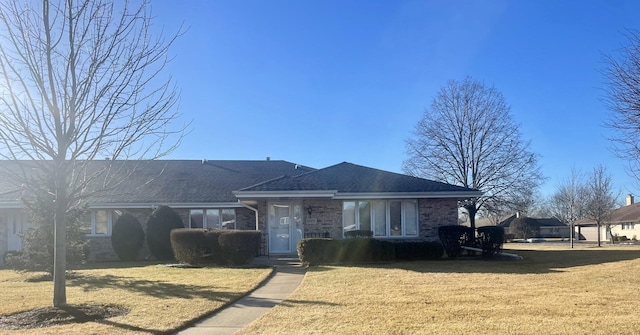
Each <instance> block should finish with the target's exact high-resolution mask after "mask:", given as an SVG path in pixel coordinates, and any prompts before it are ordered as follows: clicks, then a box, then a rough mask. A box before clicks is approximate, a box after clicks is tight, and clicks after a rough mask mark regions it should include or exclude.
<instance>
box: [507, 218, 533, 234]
mask: <svg viewBox="0 0 640 335" xmlns="http://www.w3.org/2000/svg"><path fill="white" fill-rule="evenodd" d="M509 233H511V234H513V235H514V236H515V237H516V238H524V239H526V238H530V237H535V236H537V235H538V233H539V232H538V229H537V228H536V227H533V226H531V225H530V224H529V221H528V220H527V218H526V217H524V216H522V217H518V218H515V219H513V221H511V224H509Z"/></svg>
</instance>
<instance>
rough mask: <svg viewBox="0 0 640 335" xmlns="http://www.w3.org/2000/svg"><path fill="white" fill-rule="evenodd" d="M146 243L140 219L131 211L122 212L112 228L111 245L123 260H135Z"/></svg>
mask: <svg viewBox="0 0 640 335" xmlns="http://www.w3.org/2000/svg"><path fill="white" fill-rule="evenodd" d="M143 243H144V230H143V229H142V225H141V224H140V221H138V219H136V218H135V216H133V215H131V214H130V213H124V214H122V215H121V216H120V217H119V218H118V220H117V221H116V223H115V224H114V225H113V229H112V230H111V246H112V247H113V251H114V252H115V253H116V255H118V258H119V259H120V260H121V261H134V260H136V259H137V258H138V253H139V252H140V249H141V248H142V244H143Z"/></svg>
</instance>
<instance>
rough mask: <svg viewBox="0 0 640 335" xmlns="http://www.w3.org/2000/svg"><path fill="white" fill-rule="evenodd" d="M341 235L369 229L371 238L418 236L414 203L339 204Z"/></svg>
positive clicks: (363, 202)
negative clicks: (371, 232) (340, 205)
mask: <svg viewBox="0 0 640 335" xmlns="http://www.w3.org/2000/svg"><path fill="white" fill-rule="evenodd" d="M342 227H343V232H346V231H350V230H356V229H360V230H371V231H373V236H375V237H415V236H418V202H417V201H416V200H374V201H365V200H362V201H345V202H343V205H342Z"/></svg>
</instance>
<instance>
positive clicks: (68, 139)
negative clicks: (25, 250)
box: [0, 0, 184, 307]
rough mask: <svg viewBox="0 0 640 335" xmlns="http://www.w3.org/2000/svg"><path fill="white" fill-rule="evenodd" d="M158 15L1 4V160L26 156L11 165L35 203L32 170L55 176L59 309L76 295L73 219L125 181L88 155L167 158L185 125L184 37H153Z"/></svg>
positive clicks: (81, 4)
mask: <svg viewBox="0 0 640 335" xmlns="http://www.w3.org/2000/svg"><path fill="white" fill-rule="evenodd" d="M151 21H152V16H151V13H150V11H149V8H148V3H147V1H145V0H143V1H141V2H140V3H138V4H131V3H130V2H128V1H127V2H124V3H119V2H118V3H116V2H115V1H109V0H42V1H40V2H38V1H35V2H34V1H2V2H0V111H1V112H0V158H2V159H7V160H13V161H17V160H22V163H21V164H16V165H15V166H13V167H12V168H7V169H5V170H4V171H2V172H3V174H4V176H3V177H4V178H6V180H8V181H10V182H12V183H13V184H14V186H15V188H16V189H17V190H18V191H22V192H24V193H25V201H30V200H31V199H34V194H35V195H37V193H34V192H38V191H39V190H40V189H39V188H38V187H32V185H31V184H30V182H31V177H33V176H36V177H38V178H43V179H46V180H48V181H51V182H52V183H51V185H52V188H51V189H47V190H46V191H48V192H49V193H50V194H51V198H50V199H49V200H50V201H51V206H50V207H49V208H51V212H50V213H51V215H52V216H51V217H52V218H53V220H52V221H50V223H51V222H53V226H54V227H53V231H54V246H55V247H54V255H55V256H54V270H53V281H54V289H53V305H54V306H56V307H58V306H63V305H66V303H67V297H66V278H65V271H66V267H67V264H66V257H65V255H66V254H67V252H66V246H67V242H66V238H67V227H68V226H69V222H68V221H67V218H68V217H69V216H70V213H71V212H73V211H74V210H75V209H76V208H82V207H83V206H84V204H85V203H86V200H87V198H88V197H90V196H93V195H95V192H98V191H108V190H109V189H113V185H114V183H119V182H123V180H124V179H119V180H113V179H110V178H106V176H108V175H109V174H110V172H113V169H114V166H112V165H110V164H105V165H104V166H103V168H100V169H94V170H91V169H89V168H88V167H87V165H88V163H90V162H92V161H93V160H95V159H96V158H99V159H103V158H104V157H109V158H110V159H111V160H112V161H113V160H117V159H136V160H137V159H154V158H158V157H162V156H163V155H165V154H167V153H169V152H171V150H172V149H173V148H175V146H176V145H177V144H178V143H179V142H180V139H181V138H182V135H183V133H184V132H183V130H184V127H178V128H177V129H172V127H171V124H172V122H173V121H174V120H176V119H177V118H178V117H179V114H178V113H177V111H176V110H175V108H174V107H175V103H176V101H177V94H176V90H175V88H174V87H173V85H172V84H171V81H170V79H163V78H162V77H161V74H162V73H163V69H164V68H165V65H166V64H167V61H168V57H167V56H168V55H167V53H168V48H169V47H170V46H171V44H172V43H173V41H174V39H175V38H176V37H177V35H174V36H172V37H171V38H169V39H168V41H164V40H163V39H162V38H152V36H151V33H150V29H151V28H150V27H151ZM174 135H175V136H174ZM114 174H115V173H114ZM114 174H111V175H114ZM120 175H121V176H122V174H120ZM97 180H100V185H101V187H99V188H93V189H92V188H91V187H88V185H91V184H92V183H94V182H97Z"/></svg>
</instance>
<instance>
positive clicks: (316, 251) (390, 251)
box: [297, 238, 444, 265]
mask: <svg viewBox="0 0 640 335" xmlns="http://www.w3.org/2000/svg"><path fill="white" fill-rule="evenodd" d="M297 249H298V257H299V258H300V261H302V263H303V264H306V265H321V264H335V263H346V264H355V263H371V262H388V261H394V260H402V261H404V260H432V259H439V258H441V257H442V255H443V254H444V248H443V247H442V244H440V243H438V242H426V241H424V242H423V241H384V240H377V239H370V238H366V239H344V240H333V239H328V238H305V239H302V240H300V241H299V242H298V246H297Z"/></svg>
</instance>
